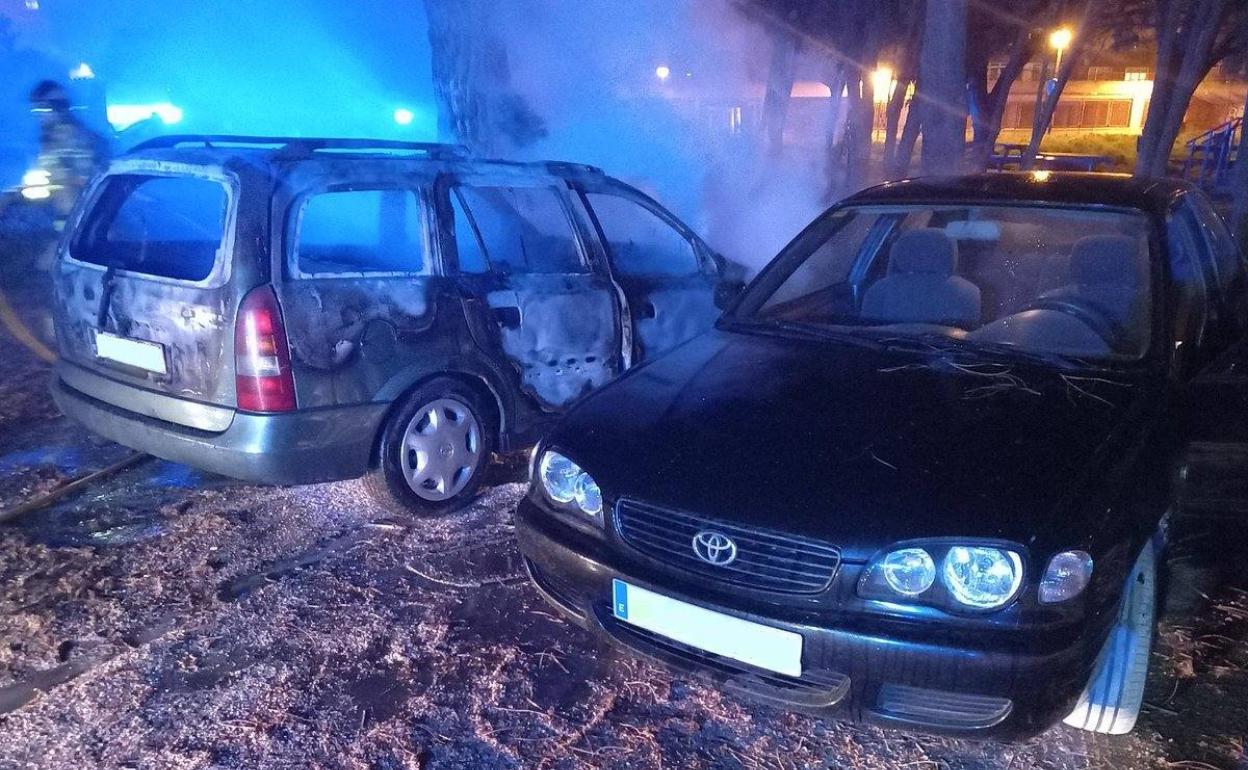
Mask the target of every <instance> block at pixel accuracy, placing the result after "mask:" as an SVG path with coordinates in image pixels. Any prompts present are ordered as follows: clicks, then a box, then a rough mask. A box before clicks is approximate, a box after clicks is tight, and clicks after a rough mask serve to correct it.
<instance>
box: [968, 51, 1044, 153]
mask: <svg viewBox="0 0 1248 770" xmlns="http://www.w3.org/2000/svg"><path fill="white" fill-rule="evenodd" d="M1029 32H1030V31H1029V30H1028V29H1026V28H1023V29H1020V30H1019V32H1018V37H1016V38H1015V40H1014V46H1013V48H1012V49H1011V51H1010V58H1009V59H1007V60H1006V62H1005V67H1003V68H1002V69H1001V75H1000V77H998V78H997V82H996V83H995V84H994V85H993V87H992V90H991V91H988V92H986V93H983V94H982V95H980V96H979V98H981V99H982V102H983V107H981V110H982V114H981V116H980V119H979V125H976V126H974V138H973V140H972V142H971V157H970V166H971V168H972V169H973V170H975V171H984V170H986V169H987V168H988V159H989V158H991V157H992V151H993V148H994V147H996V146H997V137H998V136H1000V135H1001V121H1002V120H1003V119H1004V118H1005V108H1006V105H1007V104H1008V103H1009V99H1010V89H1011V88H1013V87H1014V83H1015V81H1017V80H1018V76H1019V75H1021V74H1022V72H1023V67H1025V66H1027V62H1028V60H1029V59H1031V56H1032V54H1033V53H1035V50H1034V48H1033V47H1032V45H1031V43H1030V40H1029V38H1030V34H1029ZM986 69H987V65H986V64H985V72H984V80H985V81H986V80H987V71H986ZM984 86H985V89H986V88H987V83H986V82H985V83H984Z"/></svg>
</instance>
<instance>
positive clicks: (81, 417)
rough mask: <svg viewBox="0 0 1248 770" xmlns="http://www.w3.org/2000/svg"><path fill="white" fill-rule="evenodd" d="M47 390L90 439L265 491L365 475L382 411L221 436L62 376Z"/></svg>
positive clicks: (313, 416) (264, 419)
mask: <svg viewBox="0 0 1248 770" xmlns="http://www.w3.org/2000/svg"><path fill="white" fill-rule="evenodd" d="M50 388H51V391H52V399H53V400H54V401H55V402H56V405H57V406H58V407H59V408H60V410H61V411H62V412H64V413H65V415H66V416H67V417H69V418H70V419H72V420H74V421H75V422H77V423H79V424H81V425H82V426H83V427H85V428H86V429H87V430H90V431H91V432H92V433H96V434H98V435H100V436H103V437H104V438H107V439H110V440H112V441H116V442H117V443H118V444H121V445H123V446H128V447H130V448H131V449H137V450H139V451H141V452H147V453H148V454H151V455H155V456H156V457H159V458H161V459H164V460H169V461H172V462H176V463H182V464H184V465H190V466H192V467H195V468H199V469H201V470H205V471H210V472H212V473H219V474H221V475H223V476H230V477H233V478H236V479H242V480H244V481H254V482H258V483H262V484H312V483H317V482H321V481H336V480H339V479H348V478H356V477H358V476H361V475H363V474H364V473H365V472H366V471H367V470H368V467H369V463H370V460H371V457H372V451H373V439H374V437H375V436H376V435H377V428H378V426H380V424H381V421H382V419H383V418H384V417H385V412H386V407H387V405H386V404H366V405H363V406H351V407H335V408H328V409H315V410H307V411H302V412H292V413H290V414H274V415H261V414H247V413H244V412H236V413H234V415H233V418H232V419H231V420H230V421H229V424H228V425H227V426H226V427H225V429H224V430H222V431H220V432H210V431H202V430H196V429H194V428H188V427H184V426H182V425H177V424H175V423H171V422H166V421H164V420H160V419H157V418H154V417H147V416H143V415H140V414H137V413H135V412H131V411H128V410H126V409H122V408H119V407H116V406H113V405H112V404H109V403H106V402H104V401H101V400H99V399H96V398H93V397H91V396H89V395H87V394H85V393H83V392H82V391H80V390H77V389H75V388H73V387H71V386H70V385H69V384H67V383H66V382H65V380H64V379H62V378H61V377H60V376H56V377H54V378H53V380H52V384H51V386H50Z"/></svg>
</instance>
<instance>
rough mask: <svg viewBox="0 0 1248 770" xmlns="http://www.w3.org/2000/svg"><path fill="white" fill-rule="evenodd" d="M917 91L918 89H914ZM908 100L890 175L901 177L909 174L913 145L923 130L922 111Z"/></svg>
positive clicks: (912, 100) (912, 160)
mask: <svg viewBox="0 0 1248 770" xmlns="http://www.w3.org/2000/svg"><path fill="white" fill-rule="evenodd" d="M915 93H916V94H917V93H918V90H917V89H916V90H915ZM915 102H916V100H915V99H911V100H910V111H909V112H907V113H906V125H905V126H904V127H903V128H902V129H901V141H899V142H898V143H897V157H896V158H895V159H894V163H893V168H892V170H891V174H890V175H891V176H892V177H893V178H894V179H901V178H903V177H907V176H909V175H910V165H911V164H912V163H913V162H914V145H915V144H916V143H917V142H918V141H919V134H920V133H921V132H922V131H923V111H922V110H920V109H919V107H918V105H917V104H916V103H915Z"/></svg>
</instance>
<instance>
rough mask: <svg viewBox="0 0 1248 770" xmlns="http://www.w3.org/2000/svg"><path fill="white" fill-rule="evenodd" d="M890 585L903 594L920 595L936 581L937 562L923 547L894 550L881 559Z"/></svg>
mask: <svg viewBox="0 0 1248 770" xmlns="http://www.w3.org/2000/svg"><path fill="white" fill-rule="evenodd" d="M880 572H881V573H883V576H884V582H885V583H888V587H889V588H891V589H893V590H894V591H896V592H897V593H899V594H901V595H903V596H918V595H919V594H921V593H923V592H924V591H926V590H927V589H929V588H931V587H932V583H934V582H936V563H935V562H933V561H932V557H931V555H930V554H929V553H928V552H927V551H924V550H923V549H922V548H902V549H901V550H899V551H892V552H891V553H889V554H888V555H887V556H885V557H884V558H883V559H882V560H881V561H880Z"/></svg>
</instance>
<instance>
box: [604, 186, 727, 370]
mask: <svg viewBox="0 0 1248 770" xmlns="http://www.w3.org/2000/svg"><path fill="white" fill-rule="evenodd" d="M584 200H585V202H586V204H587V206H588V207H589V208H590V209H591V210H592V212H593V216H592V218H593V220H594V221H595V223H596V225H597V229H598V233H599V237H600V238H601V239H602V241H603V243H604V246H605V249H606V252H607V255H608V258H609V259H610V262H611V270H612V275H613V276H614V278H615V281H616V283H617V284H618V285H619V286H620V289H621V291H622V292H623V293H624V296H625V298H626V300H627V302H628V310H629V315H630V317H631V319H632V326H633V340H634V347H635V352H636V354H637V355H636V356H635V358H634V362H639V361H645V360H648V359H651V358H654V357H655V356H658V355H660V354H662V353H664V352H665V351H668V350H671V349H672V348H674V347H676V346H677V345H679V344H681V343H682V342H685V341H686V340H688V339H691V338H693V337H695V336H697V335H698V334H701V333H702V332H704V331H706V330H707V329H709V328H711V326H712V325H713V324H714V323H715V319H716V318H718V317H719V313H720V311H719V308H717V307H716V305H715V289H716V286H717V285H718V283H719V275H718V273H717V271H716V270H715V267H714V264H713V262H712V260H710V259H709V249H707V248H706V247H705V245H704V244H702V243H701V241H699V240H698V239H697V237H696V236H695V235H693V233H692V232H690V231H689V230H688V228H686V227H684V225H682V224H681V223H680V222H679V220H677V219H676V218H675V217H673V216H672V215H671V214H670V213H668V212H667V211H665V210H663V209H662V208H661V207H660V206H659V205H658V204H657V203H655V202H654V201H652V200H650V199H649V198H646V197H645V196H644V195H642V194H641V193H639V192H637V191H636V190H632V189H631V188H628V187H625V186H623V185H620V184H618V183H607V184H605V185H603V186H602V187H599V188H596V189H590V190H589V191H588V192H587V193H586V194H585V196H584Z"/></svg>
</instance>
